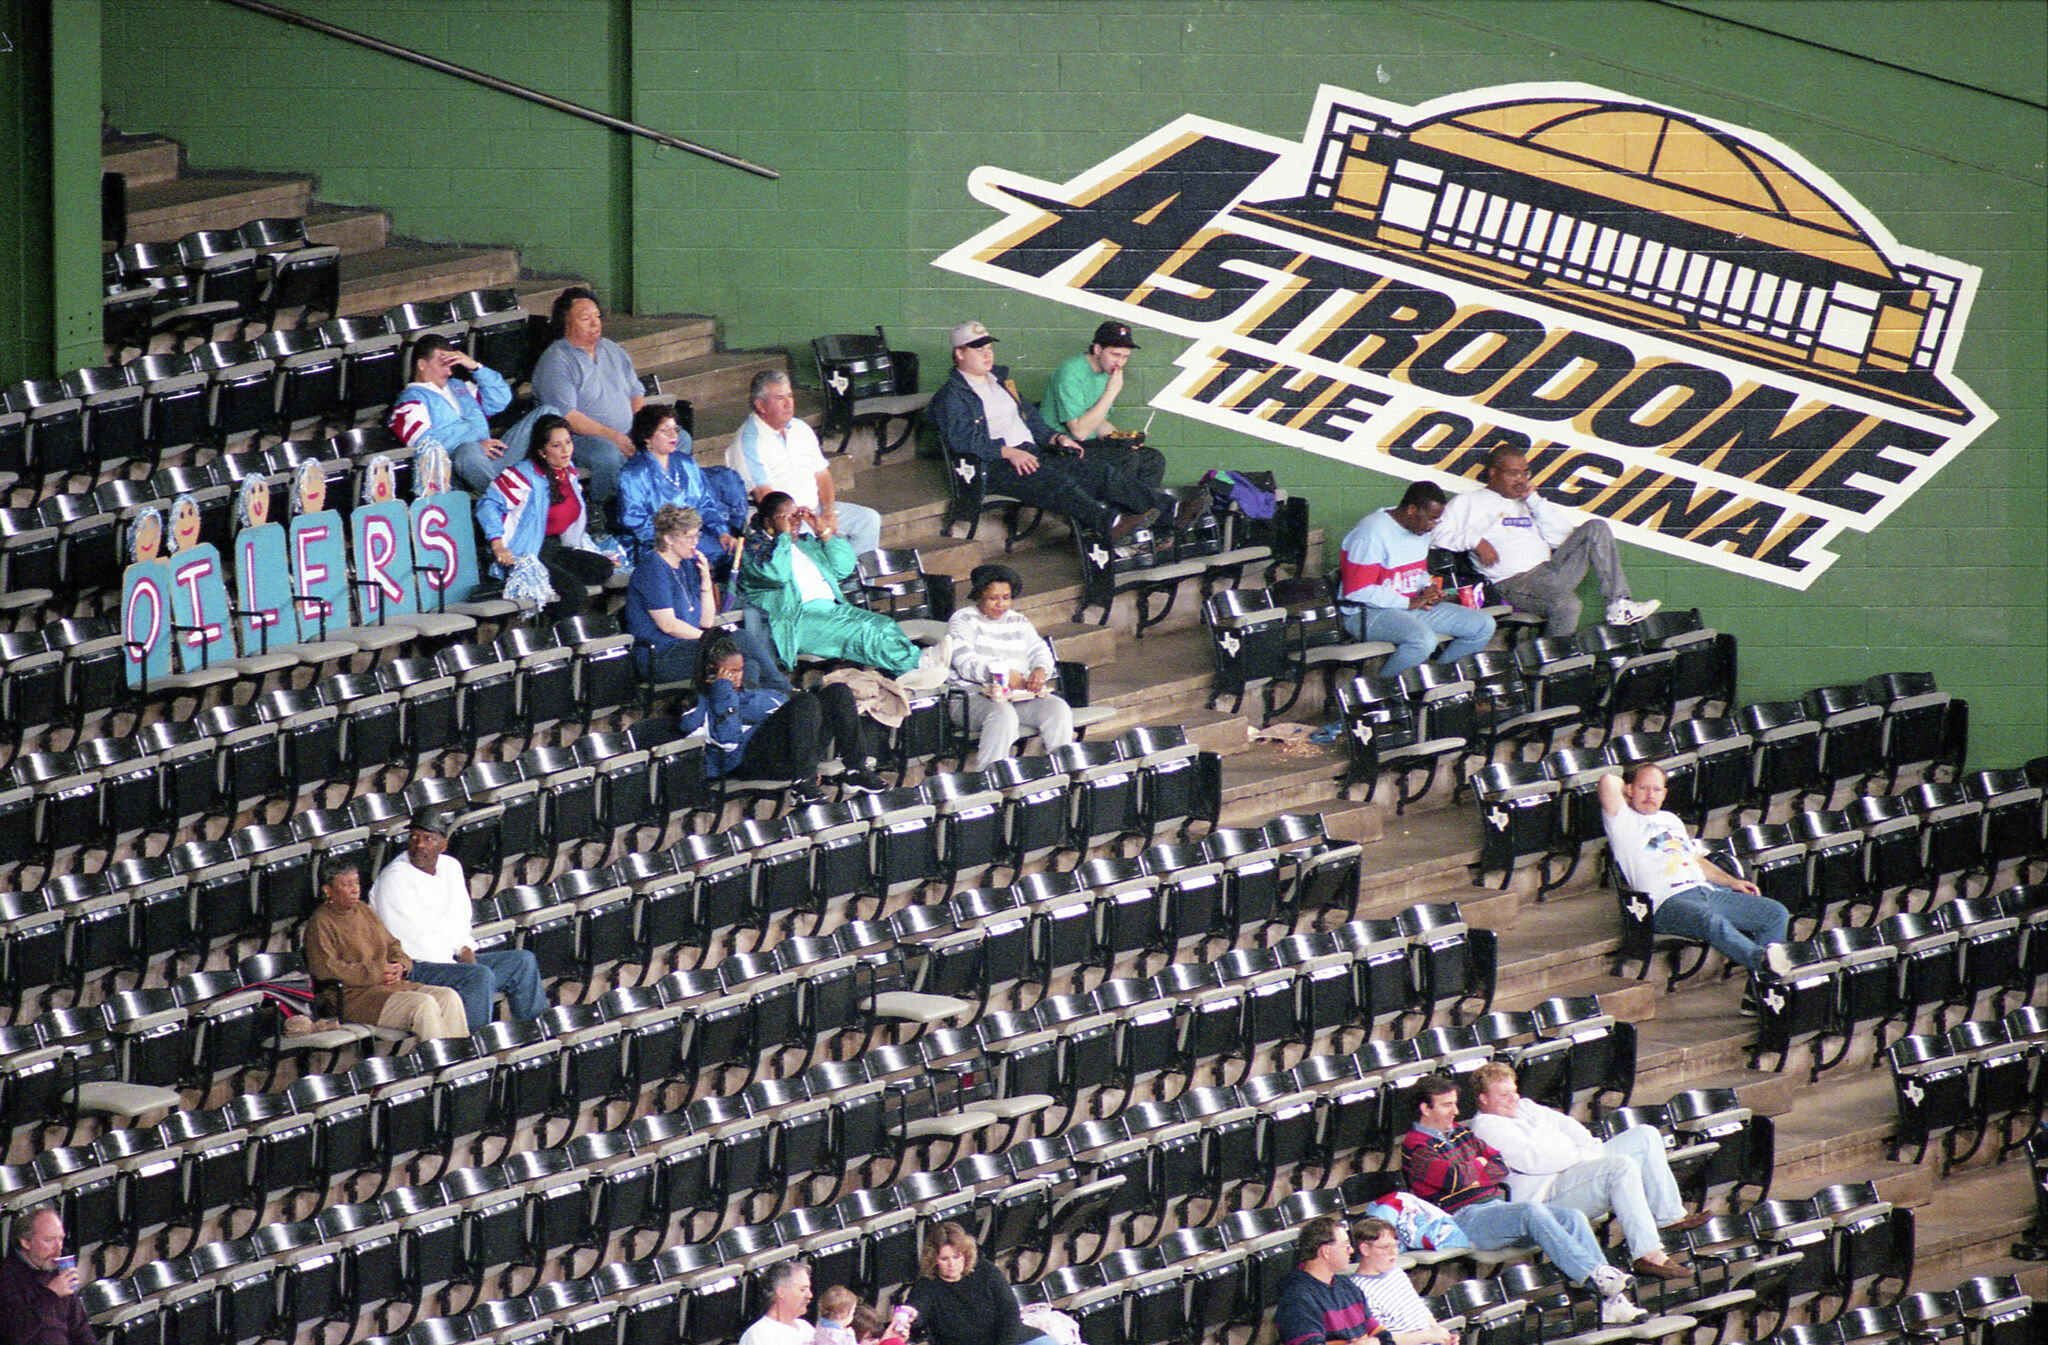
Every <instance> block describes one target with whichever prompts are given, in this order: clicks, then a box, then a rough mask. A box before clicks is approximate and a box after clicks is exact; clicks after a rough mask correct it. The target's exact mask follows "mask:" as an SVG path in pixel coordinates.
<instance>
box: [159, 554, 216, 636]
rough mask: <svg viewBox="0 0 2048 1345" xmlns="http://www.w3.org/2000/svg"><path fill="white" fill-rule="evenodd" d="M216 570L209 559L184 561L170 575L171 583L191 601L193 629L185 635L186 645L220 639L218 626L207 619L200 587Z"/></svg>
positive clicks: (204, 600) (204, 599)
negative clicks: (183, 591) (182, 590)
mask: <svg viewBox="0 0 2048 1345" xmlns="http://www.w3.org/2000/svg"><path fill="white" fill-rule="evenodd" d="M216 572H217V571H216V569H215V566H214V563H213V560H212V558H211V557H201V558H200V559H198V560H191V561H186V562H185V563H184V564H183V565H180V566H178V568H177V569H176V570H174V571H172V573H171V582H173V583H175V584H176V585H177V586H178V587H179V588H182V589H184V590H185V593H186V595H187V596H188V597H190V598H191V599H192V626H193V629H191V630H189V631H187V632H186V633H185V643H186V644H187V645H202V644H212V643H213V642H214V641H215V640H218V639H219V638H220V637H221V628H220V624H219V623H218V622H215V621H209V620H208V619H207V615H208V614H207V611H206V597H205V594H204V592H203V591H202V590H201V588H200V585H201V584H202V583H203V582H204V581H206V580H207V579H210V578H212V577H213V576H214V575H215V573H216Z"/></svg>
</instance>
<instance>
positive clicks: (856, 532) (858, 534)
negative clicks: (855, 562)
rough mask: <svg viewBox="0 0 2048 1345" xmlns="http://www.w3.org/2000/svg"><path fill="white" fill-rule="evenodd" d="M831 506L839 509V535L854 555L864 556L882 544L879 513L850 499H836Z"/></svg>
mask: <svg viewBox="0 0 2048 1345" xmlns="http://www.w3.org/2000/svg"><path fill="white" fill-rule="evenodd" d="M832 507H833V508H834V509H837V510H838V511H839V535H840V536H841V537H844V538H845V539H846V544H847V545H848V546H850V547H852V548H853V554H854V555H856V556H865V555H866V554H867V553H868V552H870V551H873V550H874V549H875V548H876V547H878V546H880V545H881V544H882V516H881V515H880V514H878V513H876V512H875V511H874V510H872V509H870V508H868V507H867V506H866V505H864V504H855V503H853V502H852V501H850V500H836V501H834V502H833V505H832Z"/></svg>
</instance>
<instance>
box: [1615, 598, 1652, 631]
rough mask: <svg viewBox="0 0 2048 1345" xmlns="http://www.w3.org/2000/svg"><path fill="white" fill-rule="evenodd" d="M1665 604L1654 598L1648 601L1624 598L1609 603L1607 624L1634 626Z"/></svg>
mask: <svg viewBox="0 0 2048 1345" xmlns="http://www.w3.org/2000/svg"><path fill="white" fill-rule="evenodd" d="M1663 605H1664V604H1663V603H1661V602H1659V601H1657V599H1655V598H1652V599H1650V600H1649V601H1648V602H1637V601H1635V600H1634V599H1633V598H1623V599H1621V600H1619V601H1618V602H1611V603H1608V604H1607V624H1608V625H1610V626H1633V625H1635V624H1636V622H1638V621H1641V620H1642V619H1643V618H1644V617H1646V616H1648V615H1649V614H1650V613H1652V612H1654V611H1656V610H1657V609H1658V608H1659V607H1662V606H1663Z"/></svg>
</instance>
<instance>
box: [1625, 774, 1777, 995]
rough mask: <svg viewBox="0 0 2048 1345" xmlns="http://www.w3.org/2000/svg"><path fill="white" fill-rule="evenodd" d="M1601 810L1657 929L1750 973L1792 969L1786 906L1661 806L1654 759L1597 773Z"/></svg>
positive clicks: (1661, 784) (1660, 779) (1628, 875)
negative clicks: (1706, 947) (1723, 861)
mask: <svg viewBox="0 0 2048 1345" xmlns="http://www.w3.org/2000/svg"><path fill="white" fill-rule="evenodd" d="M1599 788H1600V811H1601V814H1602V819H1601V820H1602V821H1603V822H1604V823H1605V825H1606V828H1607V846H1608V850H1609V851H1610V853H1612V854H1613V856H1614V862H1615V864H1616V865H1618V866H1619V867H1620V869H1621V876H1622V878H1623V879H1624V880H1625V881H1626V882H1627V883H1628V885H1629V886H1630V887H1632V888H1634V889H1635V890H1636V891H1638V892H1641V893H1642V894H1643V895H1644V896H1646V897H1647V898H1649V902H1650V910H1651V911H1652V912H1653V914H1652V915H1651V917H1650V921H1651V924H1652V925H1654V926H1655V927H1656V929H1657V931H1658V932H1659V933H1660V934H1674V935H1677V936H1678V937H1679V938H1682V939H1698V940H1700V941H1701V942H1703V943H1707V944H1711V945H1712V946H1713V947H1714V949H1715V950H1716V951H1718V952H1720V953H1721V954H1722V955H1723V956H1725V957H1727V958H1728V959H1729V960H1730V961H1732V962H1740V963H1741V964H1742V965H1743V966H1745V967H1747V968H1749V969H1750V971H1752V972H1758V971H1769V972H1770V973H1771V974H1772V975H1774V976H1779V977H1783V976H1785V975H1787V974H1789V973H1790V971H1791V969H1792V959H1791V958H1790V957H1789V956H1787V955H1786V952H1785V947H1784V941H1785V931H1786V929H1787V928H1788V927H1789V926H1790V925H1791V923H1792V916H1791V913H1790V912H1789V911H1787V910H1786V909H1785V908H1784V907H1783V906H1781V905H1779V904H1778V903H1777V902H1775V901H1772V900H1771V899H1770V898H1769V897H1766V896H1764V895H1763V894H1761V893H1760V892H1758V891H1757V886H1756V884H1755V883H1752V882H1746V881H1744V880H1743V879H1741V878H1737V877H1735V876H1734V875H1733V874H1730V873H1728V872H1726V871H1725V870H1723V869H1721V868H1720V867H1719V866H1717V865H1715V864H1714V863H1713V862H1712V861H1710V860H1708V859H1707V857H1706V847H1705V846H1703V845H1701V844H1700V843H1699V842H1698V841H1696V840H1694V839H1693V838H1692V837H1690V836H1688V835H1686V834H1685V823H1683V822H1681V821H1679V820H1678V818H1677V817H1676V816H1674V815H1673V814H1671V813H1667V812H1665V811H1664V794H1665V785H1664V772H1663V771H1662V770H1661V769H1660V768H1658V767H1657V766H1656V765H1654V764H1653V763H1651V762H1647V761H1645V762H1639V763H1637V764H1636V765H1635V766H1632V767H1630V768H1629V771H1628V774H1627V776H1626V778H1624V777H1623V775H1622V774H1621V773H1620V772H1618V771H1609V772H1608V773H1607V774H1605V775H1603V776H1601V777H1600V783H1599Z"/></svg>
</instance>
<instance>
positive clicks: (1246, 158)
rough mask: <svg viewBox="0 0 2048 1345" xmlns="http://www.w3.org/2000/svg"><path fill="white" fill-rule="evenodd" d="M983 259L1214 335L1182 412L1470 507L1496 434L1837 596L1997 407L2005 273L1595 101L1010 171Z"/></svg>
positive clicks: (1193, 359)
mask: <svg viewBox="0 0 2048 1345" xmlns="http://www.w3.org/2000/svg"><path fill="white" fill-rule="evenodd" d="M968 189H969V190H970V191H971V192H972V193H973V195H974V196H975V198H976V199H977V200H979V201H982V202H983V203H985V204H987V205H990V206H992V207H994V208H995V209H997V210H1000V211H1001V212H1002V213H1003V218H1002V219H1001V220H1000V221H998V222H996V223H994V224H992V225H990V226H989V227H988V228H987V229H985V230H983V231H982V232H981V233H979V234H977V235H976V236H975V237H973V238H971V239H969V240H968V241H966V242H965V243H962V244H961V245H960V246H958V247H956V248H954V249H953V250H952V251H950V252H948V253H946V254H945V255H944V256H943V257H941V258H939V259H938V262H937V263H936V264H937V265H939V266H942V267H945V268H947V269H949V270H952V271H957V272H960V273H961V274H964V275H968V276H973V277H976V278H978V279H982V280H987V281H990V282H993V283H995V284H999V285H1006V286H1009V287H1011V288H1014V289H1020V290H1023V291H1025V292H1027V293H1031V294H1036V295H1041V296H1043V297H1046V298H1051V299H1057V300H1059V301H1061V302H1063V303H1068V304H1072V305H1074V306H1076V307H1079V308H1086V309H1089V310H1091V311H1093V312H1097V313H1102V314H1106V315H1108V316H1110V317H1115V318H1120V319H1123V320H1124V321H1127V322H1131V323H1138V324H1143V325H1146V326H1150V327H1153V328H1156V329H1158V330H1161V331H1166V332H1170V333H1173V334H1175V335H1178V336H1181V337H1184V338H1186V340H1187V341H1188V342H1189V345H1188V347H1187V349H1186V351H1185V352H1183V353H1182V354H1181V355H1180V356H1179V358H1178V359H1177V361H1176V364H1177V365H1178V367H1179V370H1180V372H1179V373H1178V374H1177V375H1176V376H1175V377H1174V378H1173V379H1172V381H1171V382H1170V383H1169V384H1168V385H1167V386H1166V387H1165V388H1164V389H1163V390H1161V392H1160V393H1159V395H1158V396H1157V397H1156V398H1154V399H1153V403H1152V404H1153V405H1154V406H1156V407H1159V408H1161V409H1163V410H1167V411H1172V412H1174V413H1176V414H1179V415H1184V416H1189V417H1192V418H1194V419H1197V420H1202V421H1206V422H1208V423H1210V424H1214V425H1219V426H1223V427H1225V428H1228V429H1233V430H1238V431H1242V432H1244V433H1247V434H1251V435H1254V436H1256V437H1258V438H1261V439H1265V440H1268V441H1271V442H1273V443H1279V444H1287V445H1291V446H1293V447H1296V448H1303V449H1307V450H1309V451H1311V452H1315V453H1321V454H1324V455H1325V456H1328V457H1333V458H1337V459H1339V460H1341V461H1344V462H1349V463H1354V464H1356V465H1358V466H1361V467H1368V468H1371V469H1373V470H1375V471H1381V472H1386V473H1389V474H1391V475H1393V476H1397V477H1403V478H1407V479H1410V480H1419V479H1430V480H1435V481H1438V482H1440V483H1442V484H1444V485H1446V486H1449V487H1451V488H1453V489H1466V488H1470V487H1471V486H1472V485H1473V484H1474V483H1476V481H1477V480H1478V479H1479V474H1480V472H1479V468H1480V460H1481V459H1482V458H1483V457H1484V455H1485V453H1486V452H1487V450H1488V449H1490V448H1492V447H1494V446H1496V445H1502V444H1506V445H1512V446H1514V447H1515V448H1518V449H1521V450H1523V451H1525V452H1527V453H1528V454H1529V456H1530V459H1531V465H1532V469H1533V471H1534V472H1535V475H1536V477H1537V480H1538V483H1539V485H1540V487H1541V489H1542V490H1543V491H1544V492H1545V493H1546V494H1547V495H1549V496H1550V497H1552V498H1554V499H1556V500H1559V501H1560V502H1563V503H1567V504H1571V505H1575V506H1577V507H1578V508H1581V509H1584V510H1586V511H1588V512H1590V513H1593V514H1596V515H1598V516H1599V517H1601V518H1605V519H1606V520H1608V522H1609V523H1610V524H1612V525H1613V526H1614V528H1615V530H1616V532H1617V534H1618V535H1620V536H1622V537H1623V538H1625V539H1627V540H1629V541H1632V542H1636V543H1638V544H1640V545H1643V546H1647V547H1650V548H1653V549H1655V550H1658V551H1663V552H1666V553H1668V554H1670V555H1674V556H1680V557H1684V558H1686V559H1689V560H1696V561H1701V562H1704V563H1706V564H1710V565H1715V566H1718V567H1720V568H1723V569H1727V570H1731V571H1734V572H1736V573H1739V574H1744V575H1750V576H1753V577H1756V578H1761V579H1768V580H1771V581H1772V582H1775V583H1779V584H1783V585H1785V586H1787V587H1790V588H1805V587H1806V586H1807V585H1808V584H1810V583H1812V582H1813V580H1814V578H1815V577H1817V576H1818V575H1819V574H1820V573H1821V572H1822V571H1824V570H1825V569H1826V568H1827V567H1828V565H1829V564H1830V563H1831V562H1832V561H1833V560H1834V558H1835V556H1834V553H1833V552H1831V551H1830V550H1829V546H1830V544H1831V543H1832V542H1833V541H1834V539H1835V538H1836V537H1837V536H1838V535H1839V534H1840V532H1841V530H1842V529H1843V528H1852V529H1855V530H1856V531H1859V532H1867V531H1869V530H1871V529H1872V528H1875V527H1876V526H1877V525H1878V524H1880V523H1882V522H1883V521H1884V519H1885V518H1886V516H1888V515H1889V514H1890V513H1891V512H1892V511H1893V510H1894V509H1896V508H1898V506H1899V505H1900V504H1901V503H1902V502H1904V501H1905V500H1906V499H1907V498H1908V497H1910V496H1911V495H1912V493H1913V492H1914V491H1915V490H1917V489H1919V488H1920V486H1922V485H1924V484H1925V483H1926V482H1927V481H1928V480H1929V479H1930V478H1931V477H1932V476H1933V475H1934V474H1935V473H1936V472H1937V471H1939V470H1940V469H1941V468H1942V466H1943V465H1945V464H1946V463H1947V462H1948V461H1949V460H1950V459H1951V458H1953V457H1954V456H1955V455H1956V454H1957V453H1959V452H1961V451H1962V450H1963V448H1964V447H1965V446H1966V445H1968V444H1969V443H1970V441H1971V440H1972V439H1974V438H1975V437H1976V436H1977V435H1978V434H1979V433H1981V432H1982V431H1983V429H1984V427H1985V426H1987V425H1989V424H1991V423H1992V421H1993V420H1994V419H1995V418H1996V417H1995V416H1994V415H1993V414H1992V413H1991V412H1990V411H1989V410H1988V409H1987V408H1986V407H1985V406H1984V404H1983V403H1982V402H1981V401H1979V400H1978V399H1977V397H1976V396H1975V395H1974V394H1973V393H1971V391H1970V390H1969V389H1968V388H1967V387H1965V386H1964V385H1963V384H1962V383H1961V382H1960V381H1958V380H1957V379H1956V378H1955V376H1954V374H1953V373H1952V371H1951V365H1952V363H1953V360H1954V355H1955V348H1956V344H1957V342H1958V341H1960V340H1961V338H1962V334H1963V328H1964V324H1965V322H1966V321H1967V319H1968V317H1969V311H1970V301H1971V298H1972V296H1973V295H1974V294H1975V292H1976V287H1977V279H1978V272H1977V270H1976V269H1975V268H1974V267H1970V266H1966V265H1963V264H1962V263H1959V262H1954V261H1950V260H1948V259H1946V258H1943V257H1936V256H1933V255H1931V254H1929V253H1925V252H1921V251H1919V250H1917V249H1915V248H1911V247H1908V246H1905V245H1904V244H1901V243H1900V242H1898V241H1897V240H1896V239H1894V238H1893V237H1892V236H1891V234H1890V232H1889V231H1888V230H1886V229H1885V227H1884V226H1883V225H1882V224H1881V223H1880V222H1879V221H1878V220H1877V219H1876V218H1875V217H1874V216H1872V215H1871V214H1870V212H1869V211H1867V210H1865V209H1864V208H1863V207H1862V206H1861V205H1859V204H1858V203H1857V202H1856V201H1854V200H1853V199H1851V198H1850V197H1849V195H1848V194H1847V193H1846V192H1844V191H1843V190H1842V189H1841V188H1840V187H1839V186H1838V185H1836V184H1835V183H1834V182H1833V181H1831V180H1830V179H1829V178H1828V176H1827V175H1826V174H1825V173H1822V172H1821V171H1820V170H1819V169H1817V168H1815V167H1814V166H1813V165H1812V164H1809V163H1807V162H1806V161H1805V160H1804V159H1802V158H1801V157H1800V156H1799V155H1798V154H1796V153H1795V152H1793V151H1792V150H1790V149H1788V148H1787V147H1786V146H1784V145H1781V144H1778V143H1777V142H1776V141H1774V140H1772V139H1771V138H1769V137H1767V136H1763V135H1759V134H1758V133H1756V132H1754V131H1749V130H1744V129H1742V128H1740V127H1732V126H1727V125H1723V124H1721V123H1719V122H1715V121H1710V120H1708V119H1707V118H1704V117H1699V116H1695V115H1693V114H1691V113H1687V112H1682V111H1679V110H1677V109H1674V108H1668V107H1661V106H1658V105H1656V104H1653V103H1646V102H1643V101H1641V100H1640V99H1634V98H1629V97H1626V96H1623V95H1620V94H1616V93H1612V92H1609V91H1607V90H1604V89H1596V88H1590V87H1587V86H1584V85H1577V84H1539V85H1512V86H1506V87H1500V88H1492V89H1483V90H1478V91H1475V92H1471V93H1465V94H1459V95H1456V96H1454V97H1450V98H1443V99H1438V100H1435V101H1433V102H1430V103H1425V104H1423V105H1422V106H1420V107H1417V108H1412V109H1411V108H1405V107H1400V106H1397V105H1395V104H1391V103H1386V102H1382V101H1380V100H1378V99H1375V98H1370V97H1367V96H1365V95H1363V94H1358V93H1354V92H1351V91H1350V90H1346V89H1338V88H1334V87H1329V86H1325V87H1324V88H1323V89H1322V90H1321V91H1320V93H1319V95H1318V97H1317V102H1316V112H1315V116H1314V117H1313V119H1312V120H1311V121H1310V123H1309V126H1308V129H1307V132H1306V133H1305V134H1304V136H1303V137H1302V139H1301V141H1300V143H1298V144H1296V143H1290V142H1288V141H1285V140H1280V139H1278V138H1275V137H1272V136H1266V135H1261V134H1259V133H1257V132H1253V131H1247V130H1244V129H1242V128H1239V127H1235V126H1229V125H1225V124H1223V123H1220V122H1216V121H1212V120H1209V119H1207V118H1202V117H1195V116H1184V117H1181V118H1179V119H1178V120H1176V121H1174V122H1172V123H1171V124H1169V125H1167V126H1164V127H1161V128H1160V129H1159V130H1157V131H1155V132H1154V133H1152V134H1151V135H1149V136H1147V137H1145V138H1144V139H1143V140H1140V141H1139V142H1137V143H1136V144H1134V145H1132V146H1131V147H1130V148H1129V149H1127V150H1125V151H1123V152H1122V153H1120V154H1118V155H1116V156H1114V157H1113V158H1111V159H1109V160H1106V161H1104V162H1103V163H1100V164H1097V165H1096V166H1095V167H1093V168H1090V169H1088V170H1087V171H1086V172H1083V173H1081V174H1080V175H1079V176H1078V177H1075V178H1073V179H1072V180H1071V181H1068V182H1065V183H1048V182H1040V181H1037V180H1034V179H1031V178H1026V177H1023V176H1021V175H1019V174H1016V173H1011V172H1007V171H1005V170H1003V169H1001V168H996V167H982V168H979V169H976V170H975V172H974V173H973V174H972V175H971V176H970V178H969V182H968Z"/></svg>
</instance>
